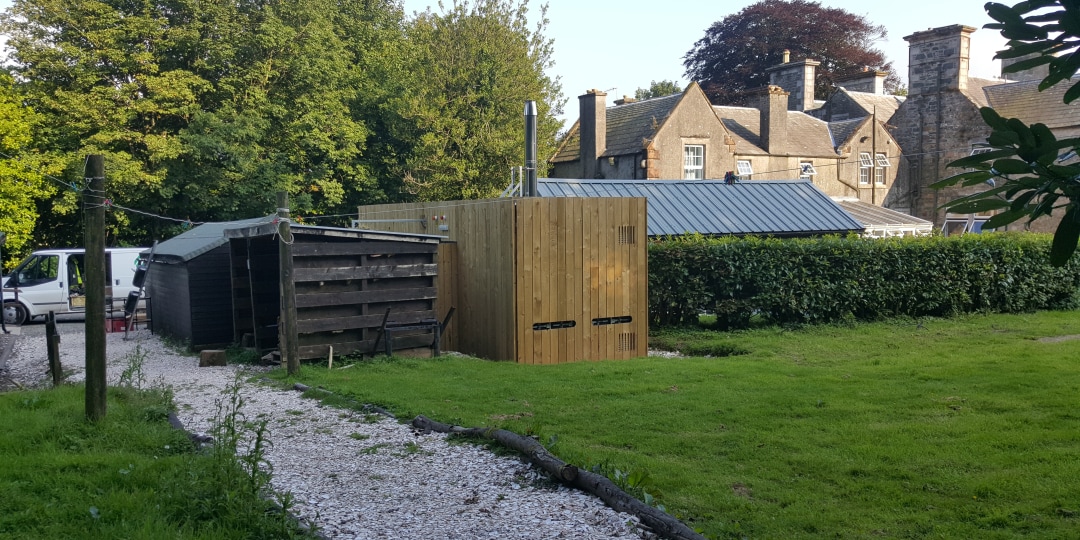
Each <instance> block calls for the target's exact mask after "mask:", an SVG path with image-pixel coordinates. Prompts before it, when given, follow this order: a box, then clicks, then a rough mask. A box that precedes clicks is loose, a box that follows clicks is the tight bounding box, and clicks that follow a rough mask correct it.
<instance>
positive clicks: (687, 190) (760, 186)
mask: <svg viewBox="0 0 1080 540" xmlns="http://www.w3.org/2000/svg"><path fill="white" fill-rule="evenodd" d="M537 188H538V191H539V194H540V196H541V197H645V198H646V199H648V206H647V212H648V229H649V236H666V235H680V234H685V233H688V232H691V233H693V232H696V233H701V234H704V235H707V236H719V235H736V236H741V235H759V236H776V237H796V236H817V235H823V234H846V233H852V232H854V233H861V232H863V230H864V227H863V225H862V224H861V223H859V222H858V221H856V220H855V218H853V217H851V215H850V214H848V213H847V212H846V211H844V209H843V208H841V207H840V205H838V204H837V203H836V202H835V201H833V200H832V199H830V198H829V197H828V196H827V195H825V194H824V193H823V192H822V191H821V190H820V189H818V188H817V187H815V186H814V184H812V183H810V182H809V181H805V180H754V181H746V182H735V183H732V184H729V183H726V182H723V181H714V180H686V181H683V180H562V179H555V178H544V179H540V180H539V181H538V182H537Z"/></svg>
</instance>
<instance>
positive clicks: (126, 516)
mask: <svg viewBox="0 0 1080 540" xmlns="http://www.w3.org/2000/svg"><path fill="white" fill-rule="evenodd" d="M108 397H109V402H108V407H109V409H108V414H107V415H106V417H105V418H104V419H103V420H101V421H99V422H97V423H94V424H91V423H89V422H87V421H86V419H85V406H84V390H83V387H82V386H63V387H60V388H57V389H54V390H42V391H20V392H9V393H4V394H0V432H2V433H3V436H0V538H5V539H6V538H11V539H20V540H22V539H49V540H53V539H81V538H85V539H94V540H97V539H103V538H132V539H134V538H138V539H156V538H169V539H207V540H210V539H230V538H236V539H247V538H251V539H256V538H257V539H262V538H289V537H293V536H296V534H297V532H296V528H295V526H294V524H293V523H292V522H290V521H288V520H287V519H285V518H284V516H283V515H282V514H280V513H276V514H275V513H273V512H269V513H268V510H270V508H271V504H270V503H269V502H268V501H266V500H264V499H263V498H262V497H261V496H260V494H259V493H257V492H256V491H257V490H255V489H253V488H252V485H253V484H252V476H251V475H249V474H248V473H246V472H245V471H244V470H243V469H241V467H240V466H239V465H238V464H237V462H236V460H235V454H233V450H234V449H229V448H227V446H228V445H224V446H223V445H219V446H218V447H216V449H215V450H213V451H196V449H195V448H194V446H193V445H192V443H191V442H190V441H189V440H188V438H187V436H186V435H185V434H184V433H183V432H180V431H177V430H175V429H173V428H171V427H170V426H169V423H168V420H167V414H168V407H169V401H168V397H167V396H166V395H165V394H164V393H163V392H160V391H137V390H133V389H131V388H110V389H109V395H108ZM219 440H221V439H219ZM217 450H222V451H217ZM255 480H257V481H259V482H263V481H264V478H256V479H255Z"/></svg>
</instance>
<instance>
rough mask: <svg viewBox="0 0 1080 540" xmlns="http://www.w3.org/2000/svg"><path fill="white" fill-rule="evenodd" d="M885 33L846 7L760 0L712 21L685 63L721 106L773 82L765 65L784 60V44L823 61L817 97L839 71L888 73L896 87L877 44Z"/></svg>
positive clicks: (795, 52) (803, 0)
mask: <svg viewBox="0 0 1080 540" xmlns="http://www.w3.org/2000/svg"><path fill="white" fill-rule="evenodd" d="M885 37H886V31H885V27H883V26H876V25H874V24H872V23H871V22H870V21H868V20H867V19H866V18H865V17H862V16H859V15H855V14H852V13H849V12H847V11H844V10H842V9H838V8H828V7H823V6H822V5H821V4H820V3H818V2H810V1H808V0H762V1H760V2H758V3H756V4H752V5H750V6H747V7H746V8H743V10H742V11H739V12H738V13H735V14H732V15H728V16H727V17H724V18H723V19H722V20H720V21H717V22H715V23H713V25H712V26H710V27H709V29H708V30H706V32H705V37H703V38H701V39H699V40H698V41H697V42H695V43H694V47H693V48H692V49H690V51H689V52H687V53H686V56H685V57H684V58H683V60H684V62H683V65H684V66H685V67H686V76H687V77H688V78H690V79H691V80H694V81H698V83H699V84H701V86H702V88H703V89H704V90H705V93H706V94H707V95H708V96H709V99H711V100H712V102H713V103H715V104H719V105H729V104H745V103H746V102H747V98H748V96H747V91H748V90H752V89H755V88H760V87H762V86H765V85H766V84H768V83H769V75H768V73H766V72H765V69H766V68H769V67H772V66H775V65H778V64H780V63H781V62H783V51H784V50H785V49H787V50H789V51H791V58H792V59H795V60H802V59H812V60H817V61H819V62H821V65H820V66H818V67H817V80H816V85H815V92H816V94H817V95H819V96H825V95H827V93H828V92H829V91H830V89H831V88H832V86H833V81H834V79H835V78H836V77H837V76H840V75H844V74H846V73H848V72H852V71H857V70H861V69H863V68H865V67H870V68H873V69H877V70H881V71H886V72H889V74H890V75H889V76H888V77H887V78H886V87H887V88H888V89H893V90H895V89H896V88H898V87H899V83H900V80H899V78H898V77H897V76H896V74H895V72H894V71H893V69H892V64H891V63H890V62H888V61H886V59H885V57H884V55H883V54H882V53H881V51H879V50H877V49H876V48H874V42H875V41H878V40H881V39H884V38H885Z"/></svg>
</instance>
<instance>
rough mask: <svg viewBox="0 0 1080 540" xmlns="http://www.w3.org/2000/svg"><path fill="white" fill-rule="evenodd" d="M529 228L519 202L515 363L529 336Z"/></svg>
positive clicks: (516, 217) (516, 216)
mask: <svg viewBox="0 0 1080 540" xmlns="http://www.w3.org/2000/svg"><path fill="white" fill-rule="evenodd" d="M527 230H528V229H527V226H526V222H525V213H524V211H523V210H522V209H521V204H520V203H519V202H517V201H515V203H514V268H513V276H514V280H513V282H512V287H513V291H514V292H513V294H514V343H515V344H516V347H515V350H514V361H515V362H518V363H521V362H522V352H523V351H524V347H523V346H522V344H524V343H525V338H526V336H527V335H528V334H527V332H526V330H525V321H526V319H525V313H526V311H527V310H528V308H529V305H528V303H527V302H526V301H525V297H524V294H525V291H527V290H528V287H526V286H525V279H526V275H525V268H524V263H525V245H526V242H525V235H526V234H527Z"/></svg>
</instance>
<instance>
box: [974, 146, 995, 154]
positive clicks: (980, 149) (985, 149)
mask: <svg viewBox="0 0 1080 540" xmlns="http://www.w3.org/2000/svg"><path fill="white" fill-rule="evenodd" d="M993 151H994V149H993V148H990V147H989V146H973V147H971V154H970V155H972V156H977V155H979V154H989V153H990V152H993Z"/></svg>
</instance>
